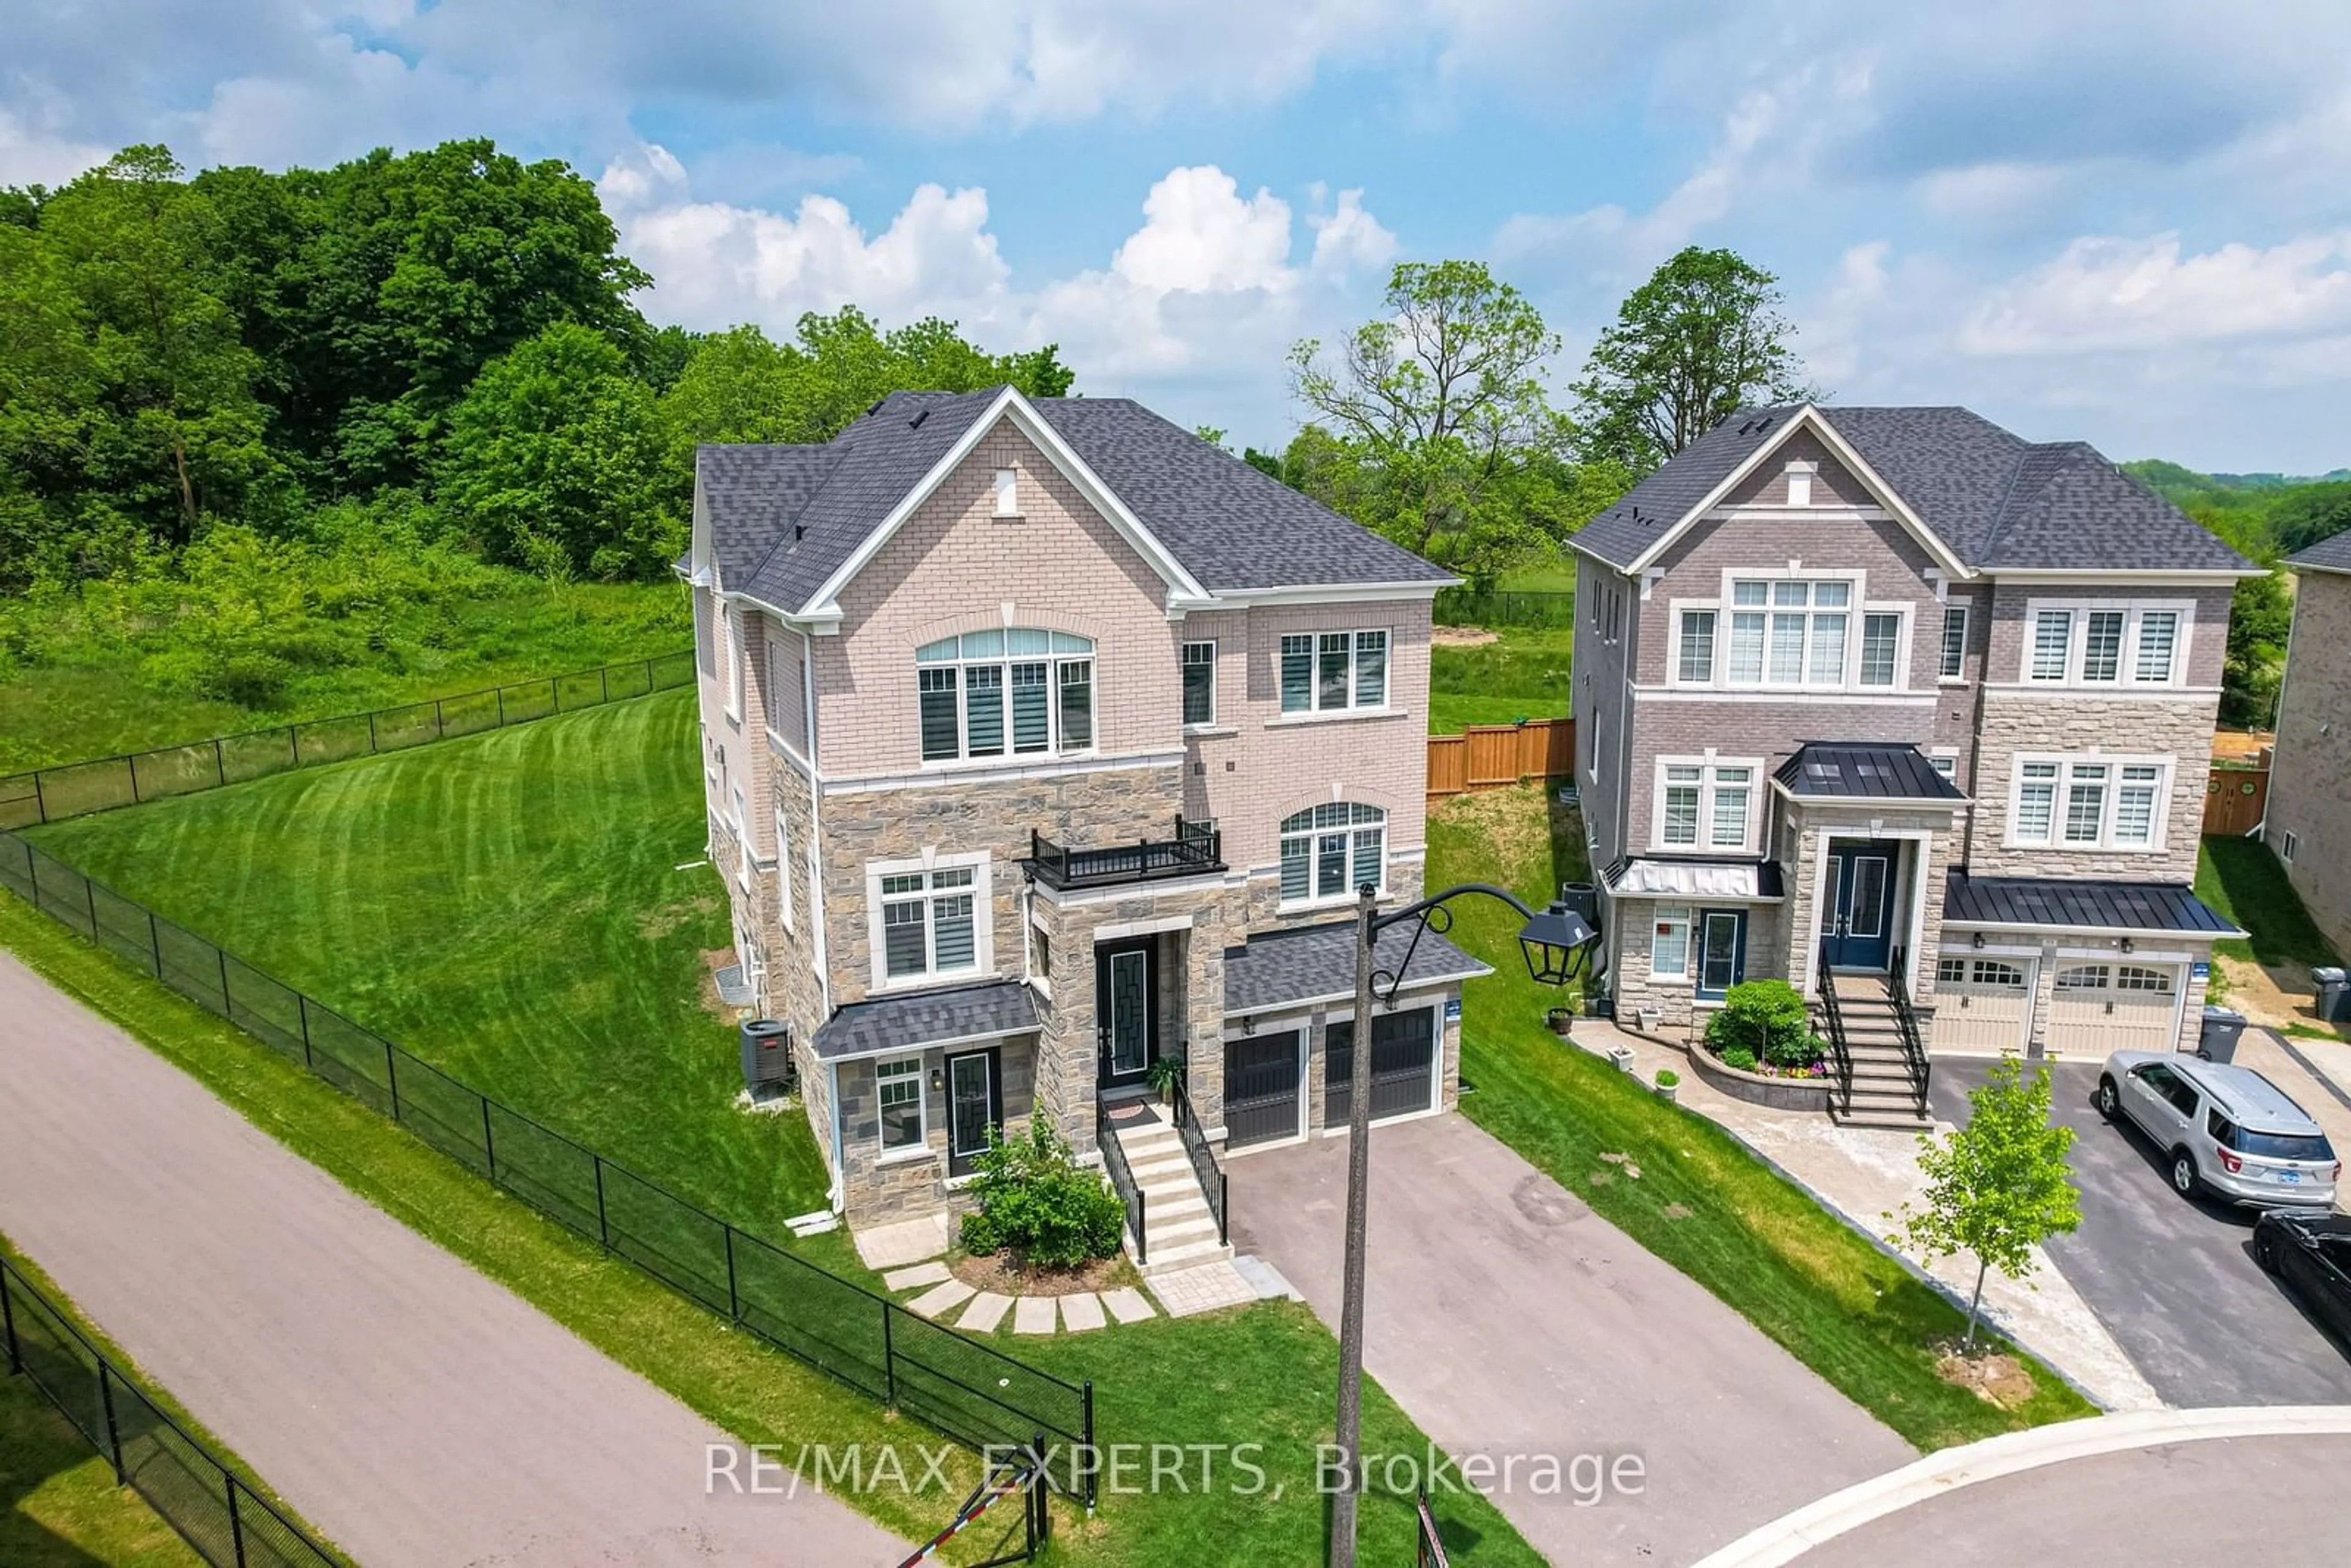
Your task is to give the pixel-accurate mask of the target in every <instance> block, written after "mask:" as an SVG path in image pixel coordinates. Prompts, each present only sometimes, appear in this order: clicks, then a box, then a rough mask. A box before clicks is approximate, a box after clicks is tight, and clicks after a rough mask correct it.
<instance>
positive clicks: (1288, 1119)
mask: <svg viewBox="0 0 2351 1568" xmlns="http://www.w3.org/2000/svg"><path fill="white" fill-rule="evenodd" d="M1298 1040H1299V1031H1298V1030H1294V1029H1287V1030H1280V1031H1279V1032H1278V1033H1273V1034H1257V1035H1248V1036H1244V1037H1243V1038H1242V1039H1239V1040H1227V1041H1225V1141H1226V1142H1227V1143H1228V1144H1230V1145H1232V1146H1233V1147H1235V1148H1238V1147H1240V1146H1242V1145H1246V1144H1262V1143H1265V1142H1267V1141H1268V1140H1270V1139H1273V1138H1294V1137H1296V1136H1298V1134H1300V1133H1301V1132H1302V1131H1303V1130H1304V1129H1303V1128H1301V1126H1300V1125H1299V1124H1298V1089H1299V1079H1300V1076H1301V1075H1300V1072H1299V1059H1298Z"/></svg>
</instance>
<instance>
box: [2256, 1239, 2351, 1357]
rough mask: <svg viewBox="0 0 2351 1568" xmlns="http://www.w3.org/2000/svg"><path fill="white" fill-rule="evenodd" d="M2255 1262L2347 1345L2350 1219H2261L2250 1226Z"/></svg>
mask: <svg viewBox="0 0 2351 1568" xmlns="http://www.w3.org/2000/svg"><path fill="white" fill-rule="evenodd" d="M2253 1258H2254V1260H2255V1261H2257V1262H2258V1263H2260V1264H2261V1266H2262V1268H2264V1269H2266V1270H2269V1271H2270V1272H2271V1273H2273V1274H2275V1275H2276V1276H2277V1277H2278V1278H2279V1279H2280V1280H2283V1281H2285V1286H2286V1289H2288V1290H2290V1291H2293V1292H2294V1294H2295V1295H2296V1296H2298V1297H2300V1298H2301V1299H2302V1304H2303V1305H2304V1307H2305V1308H2306V1309H2308V1311H2309V1312H2310V1314H2311V1316H2313V1317H2314V1318H2316V1319H2317V1320H2318V1321H2319V1322H2322V1323H2325V1325H2326V1326H2327V1327H2328V1328H2330V1329H2333V1330H2334V1331H2335V1333H2336V1335H2337V1336H2339V1337H2340V1338H2341V1339H2342V1340H2343V1341H2344V1342H2345V1343H2347V1344H2351V1215H2341V1214H2334V1213H2324V1214H2308V1213H2296V1212H2294V1211H2293V1210H2290V1209H2279V1210H2275V1211H2273V1212H2271V1213H2268V1214H2264V1215H2262V1218H2261V1219H2260V1220H2259V1222H2257V1223H2256V1224H2255V1225H2254V1226H2253Z"/></svg>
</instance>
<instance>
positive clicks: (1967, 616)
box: [1935, 601, 2031, 686]
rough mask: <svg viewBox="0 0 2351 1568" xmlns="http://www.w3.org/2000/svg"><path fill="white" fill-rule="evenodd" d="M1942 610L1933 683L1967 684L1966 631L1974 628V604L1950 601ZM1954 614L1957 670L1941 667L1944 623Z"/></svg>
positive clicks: (1936, 628)
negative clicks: (1957, 619)
mask: <svg viewBox="0 0 2351 1568" xmlns="http://www.w3.org/2000/svg"><path fill="white" fill-rule="evenodd" d="M1942 612H1943V613H1942V616H1941V617H1940V618H1939V619H1938V622H1937V624H1936V627H1935V684H1936V685H1942V686H1963V685H1967V684H1968V633H1969V632H1972V631H1974V630H1975V610H1974V606H1972V605H1971V604H1969V603H1967V602H1966V601H1950V602H1947V603H1945V604H1944V605H1943V606H1942ZM1954 615H1956V616H1958V617H1959V669H1958V671H1957V672H1953V671H1949V670H1946V669H1945V668H1943V639H1944V638H1945V637H1946V636H1947V635H1948V634H1949V633H1948V631H1947V627H1946V624H1945V623H1946V622H1949V618H1950V617H1952V616H1954ZM2027 624H2028V625H2029V624H2031V622H2027Z"/></svg>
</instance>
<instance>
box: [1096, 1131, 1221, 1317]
mask: <svg viewBox="0 0 2351 1568" xmlns="http://www.w3.org/2000/svg"><path fill="white" fill-rule="evenodd" d="M1144 1108H1145V1110H1146V1111H1147V1114H1146V1115H1143V1116H1133V1115H1129V1116H1126V1117H1122V1118H1121V1119H1120V1120H1118V1121H1117V1122H1115V1123H1113V1126H1114V1127H1115V1129H1116V1134H1117V1137H1118V1147H1119V1152H1120V1153H1121V1154H1123V1155H1125V1156H1126V1167H1127V1169H1128V1171H1129V1172H1131V1173H1132V1174H1133V1175H1134V1185H1135V1186H1136V1188H1137V1189H1138V1190H1139V1191H1141V1192H1142V1194H1143V1228H1144V1248H1145V1250H1146V1251H1147V1252H1148V1254H1149V1256H1148V1258H1147V1259H1144V1260H1137V1262H1136V1265H1135V1266H1136V1267H1137V1268H1139V1269H1141V1270H1143V1272H1144V1274H1145V1275H1146V1276H1148V1275H1152V1274H1160V1273H1165V1272H1166V1271H1168V1270H1175V1269H1192V1268H1197V1267H1198V1266H1199V1265H1201V1264H1203V1263H1212V1262H1218V1261H1222V1260H1227V1259H1229V1258H1231V1257H1232V1255H1233V1249H1232V1248H1231V1247H1229V1246H1228V1245H1227V1244H1226V1243H1224V1242H1222V1241H1220V1240H1218V1239H1217V1217H1216V1215H1215V1214H1213V1213H1212V1212H1210V1210H1209V1208H1208V1197H1207V1194H1206V1193H1204V1192H1202V1191H1201V1190H1200V1178H1199V1177H1198V1176H1196V1175H1194V1174H1193V1171H1192V1161H1191V1157H1190V1156H1189V1155H1186V1153H1185V1152H1184V1138H1183V1134H1180V1133H1178V1132H1176V1130H1175V1125H1174V1124H1172V1123H1170V1122H1169V1121H1168V1120H1167V1113H1166V1112H1165V1109H1164V1108H1163V1107H1161V1106H1159V1105H1157V1104H1151V1103H1145V1106H1144ZM1127 1242H1128V1249H1129V1251H1130V1253H1131V1252H1132V1250H1133V1245H1134V1238H1133V1237H1131V1236H1130V1237H1128V1238H1127Z"/></svg>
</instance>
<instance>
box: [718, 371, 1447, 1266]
mask: <svg viewBox="0 0 2351 1568" xmlns="http://www.w3.org/2000/svg"><path fill="white" fill-rule="evenodd" d="M682 568H683V570H684V571H685V572H686V574H687V575H688V576H689V578H690V579H691V580H692V582H693V585H694V601H695V626H696V635H697V639H698V643H699V648H700V657H701V661H702V670H703V682H702V694H701V695H702V712H703V744H704V747H705V778H706V781H707V788H708V797H709V815H710V839H711V847H712V852H713V856H714V859H715V860H716V863H717V865H718V866H719V868H720V870H721V871H722V873H724V874H725V877H726V885H727V889H728V893H729V895H730V899H731V901H732V904H733V911H734V920H735V931H736V944H737V950H738V952H739V953H740V955H741V956H742V959H743V962H744V964H745V966H746V968H747V973H748V975H749V977H750V978H751V980H752V982H753V985H754V987H755V988H756V990H757V992H758V998H759V1001H760V1004H761V1006H762V1008H763V1009H765V1010H766V1011H767V1012H768V1014H770V1015H771V1016H773V1017H775V1018H777V1019H782V1020H784V1021H785V1022H787V1023H788V1024H789V1026H790V1029H791V1032H792V1050H793V1052H794V1056H795V1060H796V1063H797V1066H798V1070H799V1082H800V1084H801V1086H802V1089H803V1091H804V1093H805V1097H806V1105H807V1112H808V1115H809V1118H810V1123H811V1124H812V1126H813V1127H814V1129H815V1132H816V1135H817V1138H818V1140H819V1142H820V1144H821V1145H822V1146H823V1148H824V1152H825V1155H826V1157H827V1160H828V1161H829V1163H830V1165H831V1170H832V1174H833V1177H834V1197H835V1201H836V1203H837V1204H838V1206H840V1207H841V1208H843V1209H844V1210H845V1211H846V1213H847V1214H848V1216H849V1217H850V1218H852V1220H861V1219H868V1218H879V1217H886V1216H890V1215H893V1214H904V1213H914V1212H920V1211H924V1210H927V1209H935V1208H938V1207H946V1206H947V1205H949V1204H951V1203H952V1202H953V1200H954V1199H953V1195H954V1193H955V1190H956V1186H957V1185H958V1183H959V1182H960V1180H961V1179H962V1178H963V1177H964V1176H966V1175H967V1173H968V1171H969V1169H970V1162H971V1159H972V1156H973V1155H975V1154H977V1152H978V1151H979V1150H980V1149H981V1148H983V1147H984V1146H985V1140H986V1138H987V1130H988V1128H990V1127H991V1126H998V1127H1002V1128H1004V1129H1006V1130H1017V1129H1018V1128H1019V1127H1020V1126H1022V1125H1024V1124H1026V1122H1027V1120H1028V1119H1029V1117H1030V1116H1032V1115H1044V1116H1049V1117H1050V1118H1051V1119H1052V1121H1053V1124H1054V1125H1055V1126H1056V1127H1057V1128H1058V1129H1059V1131H1060V1132H1061V1134H1062V1135H1063V1136H1065V1137H1066V1138H1067V1139H1068V1140H1069V1141H1070V1143H1071V1145H1074V1146H1075V1147H1077V1148H1078V1149H1079V1150H1081V1151H1084V1152H1086V1153H1088V1154H1090V1155H1091V1154H1092V1152H1093V1151H1094V1150H1095V1149H1096V1147H1097V1110H1098V1103H1099V1102H1100V1101H1101V1100H1102V1097H1104V1096H1113V1097H1117V1096H1125V1095H1128V1094H1132V1093H1140V1092H1142V1086H1143V1085H1144V1082H1145V1078H1146V1073H1147V1071H1148V1070H1149V1067H1150V1064H1151V1062H1152V1061H1154V1059H1155V1058H1159V1057H1163V1056H1166V1057H1174V1058H1175V1059H1177V1060H1179V1061H1182V1062H1183V1063H1184V1064H1185V1066H1186V1094H1187V1096H1188V1099H1189V1103H1190V1105H1191V1107H1192V1109H1193V1112H1194V1113H1195V1116H1196V1126H1197V1127H1199V1128H1200V1129H1201V1130H1202V1131H1203V1132H1204V1133H1205V1134H1206V1137H1207V1142H1208V1143H1209V1144H1210V1145H1214V1146H1216V1147H1217V1148H1222V1147H1224V1146H1226V1145H1231V1146H1239V1145H1246V1144H1250V1143H1257V1142H1271V1141H1276V1140H1280V1139H1285V1138H1298V1137H1304V1136H1307V1135H1310V1134H1315V1133H1318V1132H1320V1131H1321V1130H1322V1129H1323V1128H1324V1127H1326V1126H1336V1125H1338V1124H1343V1121H1344V1118H1345V1107H1344V1101H1345V1092H1344V1090H1343V1089H1341V1090H1340V1091H1339V1092H1338V1093H1337V1094H1336V1096H1335V1102H1336V1103H1334V1097H1333V1096H1332V1094H1331V1093H1330V1092H1327V1091H1326V1087H1325V1083H1326V1079H1327V1078H1330V1077H1332V1073H1330V1072H1329V1071H1326V1066H1327V1064H1328V1063H1329V1062H1330V1061H1332V1057H1333V1053H1334V1051H1336V1052H1338V1060H1339V1061H1340V1064H1341V1071H1343V1069H1344V1066H1345V1064H1346V1063H1347V1061H1350V1060H1351V1059H1350V1058H1348V1057H1347V1056H1346V1055H1345V1048H1346V1046H1347V1043H1348V1042H1349V1041H1351V1040H1352V1038H1353V1025H1352V1019H1351V1018H1350V1016H1349V1015H1350V1012H1351V1009H1352V999H1351V998H1352V992H1353V946H1352V943H1353V925H1352V924H1351V923H1349V922H1348V920H1347V916H1348V915H1350V913H1351V909H1352V904H1351V900H1352V898H1353V893H1354V889H1355V888H1356V886H1357V885H1358V883H1363V882H1370V883H1374V884H1376V885H1377V886H1378V887H1379V888H1380V889H1381V890H1382V893H1383V895H1384V897H1385V898H1388V899H1391V900H1405V899H1410V898H1412V897H1415V896H1416V895H1417V894H1418V891H1419V888H1420V883H1421V858H1422V846H1423V831H1422V826H1423V817H1424V811H1425V801H1426V797H1425V794H1424V786H1425V768H1426V762H1425V744H1426V743H1425V741H1424V738H1423V737H1424V733H1425V729H1426V704H1427V694H1428V643H1429V609H1430V601H1431V600H1432V599H1433V597H1434V596H1435V593H1436V591H1437V589H1439V588H1440V587H1442V586H1444V585H1445V584H1447V583H1448V582H1450V581H1451V580H1452V579H1451V578H1449V577H1448V576H1447V574H1446V573H1445V572H1444V571H1442V570H1439V569H1437V568H1436V567H1433V566H1431V565H1430V564H1428V563H1427V562H1426V561H1424V560H1422V559H1419V558H1417V557H1416V556H1413V555H1411V554H1409V553H1408V552H1406V551H1405V550H1402V549H1397V548H1396V547H1395V546H1394V545H1391V544H1389V543H1387V542H1386V541H1384V540H1383V539H1381V538H1378V537H1377V536H1375V535H1374V534H1371V533H1369V532H1367V531H1365V530H1364V529H1363V528H1359V527H1357V526H1356V525H1354V524H1353V523H1351V522H1349V521H1347V520H1346V519H1345V518H1343V517H1339V516H1338V515H1337V514H1335V513H1333V512H1332V511H1330V510H1329V509H1328V508H1326V507H1322V506H1321V505H1319V504H1317V503H1315V502H1313V501H1311V500H1310V499H1308V498H1307V497H1304V496H1301V495H1300V494H1298V493H1297V492H1295V491H1293V490H1290V488H1288V487H1287V486H1282V485H1280V484H1279V483H1277V482H1276V481H1274V480H1272V479H1270V478H1269V477H1267V476H1264V475H1262V474H1260V473H1259V472H1258V471H1257V470H1255V469H1253V468H1251V467H1249V465H1246V464H1244V463H1241V462H1238V461H1237V460H1236V459H1234V458H1233V457H1232V456H1230V455H1228V454H1226V453H1224V452H1222V451H1220V450H1219V449H1217V448H1216V447H1214V446H1212V445H1210V444H1207V443H1206V442H1203V441H1201V440H1199V439H1198V438H1196V436H1194V435H1192V434H1188V433H1186V432H1185V431H1183V430H1180V429H1178V428H1176V427H1175V426H1174V425H1172V424H1170V423H1167V422H1166V421H1165V420H1162V419H1160V418H1158V417H1157V416H1156V415H1155V414H1152V413H1149V412H1148V411H1146V410H1144V409H1143V408H1141V407H1138V406H1137V405H1135V404H1134V403H1132V402H1126V401H1124V400H1122V399H1111V398H1099V399H1098V398H1086V399H1061V400H1051V399H1040V400H1034V401H1032V400H1029V399H1027V398H1024V397H1022V396H1021V395H1020V394H1019V393H1018V392H1014V391H1011V390H1009V389H998V390H997V391H993V392H977V393H968V394H950V393H917V392H902V393H897V394H894V395H893V396H891V397H889V398H887V399H885V400H883V402H880V403H878V404H876V405H875V406H874V408H873V409H872V411H870V412H869V413H867V415H866V416H865V417H864V418H862V419H861V420H859V421H858V422H857V423H854V424H852V426H851V427H850V428H849V429H848V430H846V431H845V432H843V433H842V434H841V435H840V436H839V437H837V438H836V439H834V440H833V441H831V442H829V443H826V444H822V445H805V446H712V447H705V448H704V449H703V450H702V452H701V453H700V455H699V460H698V463H697V470H696V479H695V514H694V542H693V549H692V552H691V554H690V555H689V557H688V558H687V559H686V560H685V561H684V563H682ZM1478 972H1479V966H1478V965H1476V964H1474V963H1473V962H1471V961H1469V960H1468V959H1466V958H1465V957H1464V956H1462V955H1461V954H1460V953H1459V952H1458V950H1457V949H1454V948H1451V947H1449V946H1442V945H1437V946H1431V945H1430V944H1427V943H1424V944H1423V947H1422V950H1421V953H1420V955H1419V956H1418V957H1417V958H1416V962H1415V964H1414V967H1413V971H1412V973H1411V974H1410V975H1408V976H1407V977H1406V978H1405V989H1404V993H1403V995H1402V996H1401V997H1400V998H1399V999H1398V1001H1397V1004H1396V1006H1395V1009H1392V1011H1390V1012H1389V1013H1387V1014H1386V1015H1384V1016H1383V1017H1382V1018H1381V1019H1378V1020H1377V1021H1376V1022H1375V1024H1374V1069H1375V1073H1376V1075H1377V1077H1378V1086H1377V1091H1376V1092H1377V1094H1378V1096H1379V1099H1378V1108H1379V1109H1380V1110H1381V1111H1383V1112H1385V1113H1409V1112H1414V1111H1434V1110H1438V1109H1442V1108H1444V1107H1447V1106H1448V1105H1450V1104H1451V1103H1452V1100H1453V1097H1454V1092H1455V1091H1454V1085H1455V1082H1456V1061H1457V1056H1456V1040H1457V1033H1456V1029H1457V1026H1456V1025H1454V1024H1453V1023H1451V1022H1449V1021H1448V1018H1447V1014H1448V1010H1449V1011H1451V1012H1454V1013H1458V995H1459V982H1460V980H1461V979H1462V978H1464V977H1467V976H1468V975H1470V974H1474V973H1478ZM1448 1003H1453V1004H1455V1005H1454V1006H1453V1007H1452V1008H1450V1009H1448V1006H1447V1004H1448ZM1158 1207H1161V1206H1159V1205H1158V1204H1156V1203H1155V1211H1156V1209H1157V1208H1158ZM1154 1218H1155V1222H1154V1226H1153V1229H1154V1233H1155V1246H1154V1249H1153V1251H1154V1254H1155V1256H1154V1261H1155V1262H1157V1261H1159V1260H1160V1258H1161V1255H1162V1254H1165V1253H1166V1252H1168V1251H1169V1249H1168V1248H1167V1247H1166V1245H1165V1239H1164V1238H1162V1237H1161V1232H1162V1231H1163V1229H1164V1226H1163V1224H1162V1223H1161V1222H1160V1218H1159V1216H1158V1215H1157V1213H1156V1212H1155V1217H1154ZM1170 1223H1172V1222H1170Z"/></svg>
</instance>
